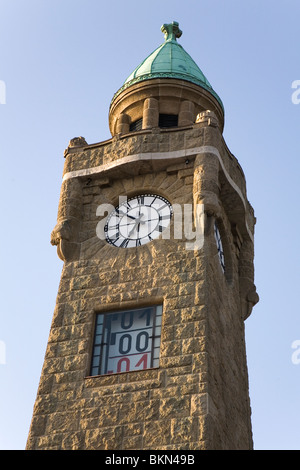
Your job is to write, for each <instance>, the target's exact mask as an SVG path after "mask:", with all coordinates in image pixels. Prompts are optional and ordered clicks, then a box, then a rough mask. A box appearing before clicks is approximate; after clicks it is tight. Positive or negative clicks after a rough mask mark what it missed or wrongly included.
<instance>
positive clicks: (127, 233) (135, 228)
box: [104, 194, 172, 248]
mask: <svg viewBox="0 0 300 470" xmlns="http://www.w3.org/2000/svg"><path fill="white" fill-rule="evenodd" d="M171 217H172V206H171V204H170V202H169V201H167V199H165V198H163V197H161V196H158V195H155V194H140V195H138V196H135V197H132V198H130V199H128V200H126V201H125V202H124V203H123V204H121V205H120V206H118V207H116V208H115V210H114V211H113V212H112V213H111V214H110V215H109V217H108V219H107V222H106V225H105V227H104V231H105V236H106V241H107V242H108V243H110V244H112V245H114V246H116V247H119V248H132V247H137V246H141V245H144V244H145V243H148V242H150V241H152V240H154V239H155V238H158V237H159V236H160V234H161V233H162V232H163V231H164V230H165V229H166V228H167V227H168V225H169V223H170V220H171Z"/></svg>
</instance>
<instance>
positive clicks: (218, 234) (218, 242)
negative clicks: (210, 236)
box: [214, 223, 225, 272]
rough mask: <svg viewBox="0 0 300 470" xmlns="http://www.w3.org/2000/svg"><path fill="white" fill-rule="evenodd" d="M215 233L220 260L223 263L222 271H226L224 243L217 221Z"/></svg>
mask: <svg viewBox="0 0 300 470" xmlns="http://www.w3.org/2000/svg"><path fill="white" fill-rule="evenodd" d="M214 233H215V240H216V244H217V249H218V256H219V261H220V264H221V268H222V271H223V272H225V257H224V250H223V244H222V240H221V235H220V232H219V229H218V225H217V223H215V228H214Z"/></svg>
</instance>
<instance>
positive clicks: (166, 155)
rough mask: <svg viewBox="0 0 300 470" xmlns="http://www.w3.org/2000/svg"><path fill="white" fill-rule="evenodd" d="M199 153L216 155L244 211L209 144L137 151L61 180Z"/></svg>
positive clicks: (67, 175) (216, 151) (230, 179)
mask: <svg viewBox="0 0 300 470" xmlns="http://www.w3.org/2000/svg"><path fill="white" fill-rule="evenodd" d="M201 153H212V154H213V155H216V156H217V157H218V159H219V162H220V165H221V167H222V170H223V173H224V175H225V176H226V178H227V180H228V182H229V183H230V185H231V186H232V187H233V189H234V190H235V191H236V192H237V193H238V195H239V196H240V198H241V200H242V202H243V205H244V208H245V211H246V208H247V205H246V201H245V199H244V196H243V194H242V192H241V190H240V188H239V187H238V185H237V184H236V183H235V182H234V181H233V179H232V178H231V177H230V175H229V174H228V172H227V170H226V168H225V166H224V163H223V160H222V158H221V155H220V153H219V150H218V149H217V148H216V147H213V146H211V145H202V146H201V147H193V148H191V149H182V150H175V151H172V152H154V153H137V154H133V155H128V156H127V157H123V158H120V159H119V160H115V161H113V162H110V163H106V164H104V165H100V166H95V167H92V168H86V169H83V170H75V171H70V172H69V173H66V174H65V175H64V177H63V182H64V181H66V180H69V179H71V178H78V177H81V176H90V175H96V174H100V173H103V172H105V171H107V170H110V169H113V168H116V167H121V166H123V165H126V164H128V163H132V162H138V161H145V160H165V159H176V158H183V157H189V156H190V155H199V154H201ZM245 224H246V228H247V231H248V234H249V236H250V238H251V240H252V241H254V240H253V235H252V233H251V231H250V230H249V227H248V224H247V221H246V220H245Z"/></svg>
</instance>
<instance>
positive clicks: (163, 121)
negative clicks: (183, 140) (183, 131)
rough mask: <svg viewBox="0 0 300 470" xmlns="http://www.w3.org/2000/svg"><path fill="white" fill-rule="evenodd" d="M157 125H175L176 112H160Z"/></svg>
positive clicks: (176, 123) (176, 119) (176, 124)
mask: <svg viewBox="0 0 300 470" xmlns="http://www.w3.org/2000/svg"><path fill="white" fill-rule="evenodd" d="M158 125H159V127H163V128H165V127H177V126H178V116H177V115H176V114H160V115H159V124H158Z"/></svg>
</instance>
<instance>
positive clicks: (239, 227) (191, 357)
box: [27, 119, 255, 450]
mask: <svg viewBox="0 0 300 470" xmlns="http://www.w3.org/2000/svg"><path fill="white" fill-rule="evenodd" d="M73 144H75V145H73ZM183 148H184V149H185V151H184V152H182V149H183ZM193 149H204V150H201V152H200V153H197V151H195V150H193ZM205 149H206V150H205ZM212 149H216V150H215V151H213V150H212ZM65 157H66V160H65V168H64V181H63V183H62V190H61V198H60V204H59V210H58V220H57V225H56V227H55V229H54V230H53V232H52V236H51V239H52V243H53V244H54V245H56V246H57V252H58V255H59V256H60V258H61V259H63V260H64V267H63V272H62V276H61V282H60V286H59V291H58V295H57V303H56V307H55V312H54V315H53V321H52V325H51V330H50V334H49V341H48V346H47V350H46V354H45V360H44V365H43V370H42V374H41V380H40V385H39V389H38V393H37V399H36V403H35V406H34V412H33V418H32V423H31V428H30V433H29V436H28V442H27V449H57V450H58V449H72V450H75V449H91V450H92V449H106V450H113V449H119V450H120V449H150V450H155V449H159V450H162V449H174V450H180V449H182V450H183V449H191V450H193V449H231V448H232V449H250V448H252V435H251V422H250V404H249V393H248V382H247V380H248V379H247V366H246V352H245V342H244V319H245V318H246V317H247V316H248V314H249V313H250V312H251V308H252V303H251V301H249V293H251V292H253V289H254V287H255V286H254V285H253V268H252V263H253V249H252V248H251V247H252V244H253V243H252V241H251V235H252V234H253V230H254V223H255V220H254V216H253V210H252V208H251V206H250V204H249V203H248V201H247V199H246V187H245V181H244V175H243V173H242V171H241V169H240V166H239V164H238V162H237V160H236V159H235V157H234V156H233V155H231V154H230V152H229V151H228V149H227V147H226V145H225V143H224V141H223V139H222V136H221V133H220V131H219V129H218V128H217V127H215V126H211V125H209V123H208V122H207V121H205V119H203V120H202V121H201V122H200V123H198V124H194V125H193V126H189V127H186V128H181V129H177V130H172V131H160V132H159V130H147V129H144V130H142V131H139V132H135V133H131V134H128V135H123V136H116V137H114V138H113V139H111V140H109V141H107V142H103V143H99V144H94V145H87V144H86V142H85V141H83V140H82V139H79V140H76V141H74V142H72V143H70V146H69V148H68V149H67V151H66V153H65ZM148 192H149V193H155V194H160V195H161V196H163V197H165V198H167V199H168V200H169V201H170V202H171V203H172V204H190V205H192V206H193V207H194V205H195V204H198V203H201V204H204V207H205V240H204V245H203V247H202V248H201V249H200V250H187V249H186V239H185V238H184V236H183V237H182V238H181V239H176V238H174V236H173V234H174V220H172V222H171V229H170V234H171V236H170V237H169V238H168V239H162V238H158V239H156V240H153V241H152V242H151V243H148V244H146V245H143V246H140V247H138V248H130V249H128V250H126V249H120V248H116V247H114V246H111V245H108V244H107V243H106V241H105V240H103V239H100V238H99V237H98V236H97V233H96V228H97V224H98V223H99V220H101V217H99V216H98V215H97V208H98V207H99V205H101V204H110V205H112V206H116V205H117V203H118V198H119V196H120V195H122V196H128V197H130V196H132V195H134V194H140V193H148ZM232 207H234V210H230V208H232ZM215 220H218V221H219V222H220V227H221V232H222V234H223V240H224V251H225V256H226V262H227V265H226V266H227V270H226V272H225V274H224V273H223V272H222V269H221V266H220V263H219V259H218V252H217V247H216V243H215V238H214V221H215ZM172 224H173V225H172ZM233 228H234V229H233ZM241 260H242V265H241V264H240V263H241ZM247 267H248V268H249V269H247ZM241 272H242V273H244V274H243V277H242V278H240V273H241ZM158 304H161V305H162V306H163V314H162V329H161V344H160V355H159V367H157V368H152V369H147V370H140V371H132V372H122V373H118V374H112V375H103V376H91V375H90V370H91V369H90V368H91V357H92V349H93V337H94V328H95V317H96V314H97V313H101V312H102V313H106V312H111V311H116V310H119V309H127V308H130V309H132V308H137V307H144V306H148V305H158Z"/></svg>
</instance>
